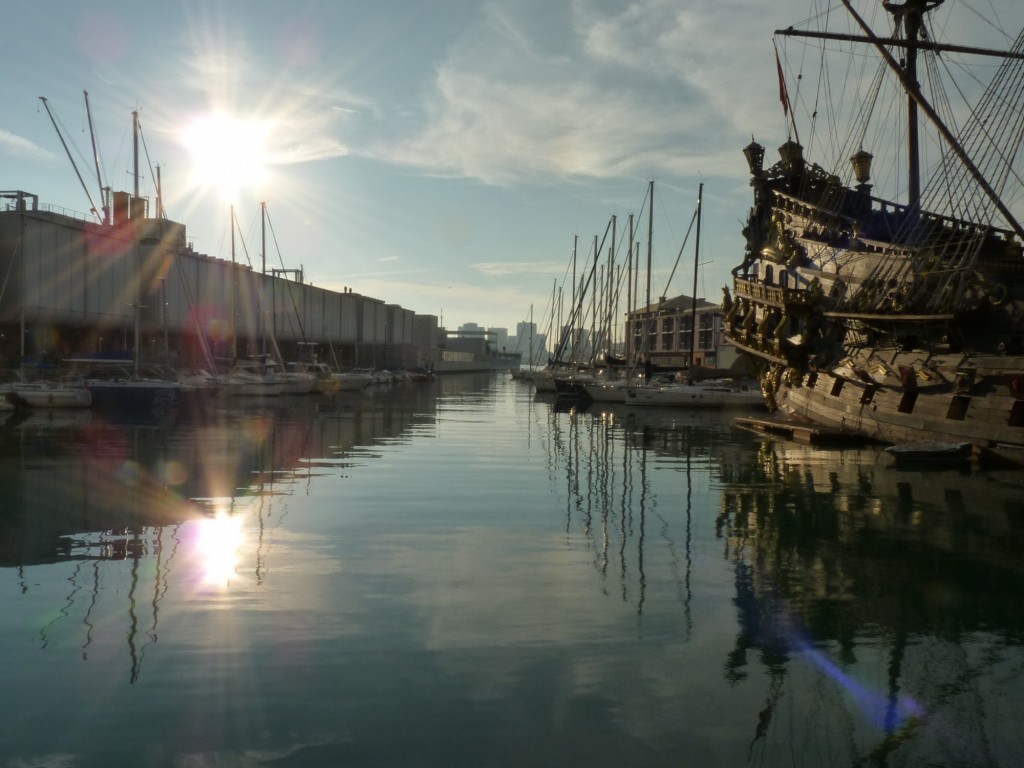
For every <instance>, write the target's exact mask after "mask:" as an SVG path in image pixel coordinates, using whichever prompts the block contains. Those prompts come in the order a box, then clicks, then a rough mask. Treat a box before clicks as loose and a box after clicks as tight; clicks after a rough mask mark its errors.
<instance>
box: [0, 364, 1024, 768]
mask: <svg viewBox="0 0 1024 768" xmlns="http://www.w3.org/2000/svg"><path fill="white" fill-rule="evenodd" d="M0 477H2V483H3V488H4V492H3V494H2V496H0V558H2V560H0V611H2V617H3V618H2V619H0V653H2V654H3V659H4V661H3V664H2V665H0V689H2V690H3V691H4V697H5V716H4V717H3V718H2V719H0V766H3V767H4V768H6V767H8V766H10V767H14V766H18V767H21V766H48V767H49V766H54V767H56V766H60V767H62V768H63V767H64V766H67V767H72V766H73V767H74V768H79V767H84V766H89V767H92V766H104V767H109V766H133V767H135V766H168V767H171V766H174V767H179V766H181V767H184V766H218V767H220V766H232V767H233V766H303V767H305V766H332V767H333V766H446V767H447V766H474V767H476V766H516V767H520V766H587V767H588V768H597V767H600V766H616V768H621V766H702V767H707V766H739V765H757V766H862V765H863V766H1014V765H1019V764H1020V759H1021V755H1024V730H1022V728H1021V726H1020V723H1021V721H1022V715H1024V711H1022V710H1024V612H1022V610H1021V606H1022V605H1024V578H1022V577H1024V479H1022V477H1021V474H1020V472H1019V470H1003V469H995V468H977V467H971V466H970V465H965V466H959V467H950V468H944V469H921V468H918V469H904V468H899V467H895V466H893V465H892V464H891V461H890V460H889V457H888V455H887V454H885V453H884V452H883V451H882V450H881V449H880V448H879V447H876V446H860V447H844V448H819V447H812V446H808V445H802V444H797V443H793V442H787V441H785V440H783V439H781V438H767V437H764V436H760V435H756V434H754V433H751V432H747V431H745V430H743V429H740V428H738V427H737V426H736V425H735V423H734V417H733V415H731V414H727V413H716V412H701V411H687V410H684V409H677V410H665V411H661V410H656V409H650V408H633V409H630V408H627V407H625V406H593V407H591V408H589V409H582V410H578V409H573V408H569V407H565V406H563V405H561V404H559V403H558V402H556V401H554V400H552V399H542V398H539V397H538V396H537V395H536V394H535V393H534V391H533V388H532V386H530V385H529V384H527V383H524V382H520V381H514V380H512V379H510V378H509V377H508V375H507V374H500V373H499V374H486V375H475V374H463V375H457V376H451V377H447V378H441V379H440V380H438V381H435V382H431V383H424V384H402V385H395V386H392V387H389V388H386V389H379V390H372V391H369V392H367V393H364V394H355V395H348V394H341V395H338V396H337V397H334V398H321V397H295V398H276V399H266V400H258V399H252V400H248V401H237V402H231V403H228V404H220V403H218V404H216V405H215V407H214V409H213V410H212V411H211V412H210V413H209V414H206V415H205V417H204V418H194V417H188V418H186V417H184V416H181V415H179V414H162V415H161V416H160V417H153V418H142V419H140V418H118V417H116V416H114V417H109V416H102V415H101V414H99V413H95V412H92V411H81V412H72V411H70V410H69V411H67V412H52V413H49V414H48V413H36V414H32V415H30V416H27V417H25V416H22V415H17V416H8V417H7V421H6V423H5V424H3V425H2V427H0Z"/></svg>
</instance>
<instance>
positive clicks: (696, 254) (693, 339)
mask: <svg viewBox="0 0 1024 768" xmlns="http://www.w3.org/2000/svg"><path fill="white" fill-rule="evenodd" d="M703 197H704V182H703V181H702V182H701V183H700V186H699V187H698V188H697V244H696V246H695V247H694V251H693V320H692V321H691V323H690V324H691V325H692V326H693V327H692V328H691V329H690V334H691V336H690V381H693V376H694V369H695V368H696V365H697V362H696V361H697V271H698V270H699V269H700V208H701V200H702V198H703Z"/></svg>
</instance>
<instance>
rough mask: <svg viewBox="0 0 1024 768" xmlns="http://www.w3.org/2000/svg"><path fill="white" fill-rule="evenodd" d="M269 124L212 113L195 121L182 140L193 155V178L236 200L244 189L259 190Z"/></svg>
mask: <svg viewBox="0 0 1024 768" xmlns="http://www.w3.org/2000/svg"><path fill="white" fill-rule="evenodd" d="M269 133H270V126H269V124H268V123H266V122H262V121H257V120H243V119H239V118H235V117H231V116H228V115H209V116H206V117H201V118H196V119H194V120H192V121H191V122H190V123H189V124H188V125H187V126H186V127H185V129H184V131H183V132H182V143H183V144H184V145H185V148H186V149H187V150H188V152H189V154H190V155H191V156H192V181H193V184H194V185H195V186H197V187H205V188H208V189H214V190H216V192H217V193H218V194H219V195H220V196H221V197H222V198H223V199H224V200H227V201H229V202H235V201H236V200H237V199H238V196H239V193H240V192H241V191H242V190H243V189H253V190H258V189H259V188H260V187H261V186H262V185H263V184H264V183H265V181H266V178H267V175H268V169H267V166H268V164H269V155H268V148H267V139H268V136H269Z"/></svg>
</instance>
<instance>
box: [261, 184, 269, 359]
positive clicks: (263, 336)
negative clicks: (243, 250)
mask: <svg viewBox="0 0 1024 768" xmlns="http://www.w3.org/2000/svg"><path fill="white" fill-rule="evenodd" d="M260 256H261V258H262V268H261V269H262V277H261V278H260V331H261V333H260V338H261V344H262V348H261V350H260V352H261V354H262V355H263V364H264V365H266V363H267V359H266V358H267V329H266V325H265V323H266V321H265V319H264V317H263V315H264V313H265V312H266V307H264V306H263V300H264V295H263V294H264V289H265V287H266V282H267V203H266V202H265V201H260Z"/></svg>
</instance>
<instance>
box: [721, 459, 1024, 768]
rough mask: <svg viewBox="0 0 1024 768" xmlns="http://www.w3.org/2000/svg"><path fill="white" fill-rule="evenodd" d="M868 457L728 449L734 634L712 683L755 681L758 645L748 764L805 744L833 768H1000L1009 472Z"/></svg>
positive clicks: (726, 529)
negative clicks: (919, 466)
mask: <svg viewBox="0 0 1024 768" xmlns="http://www.w3.org/2000/svg"><path fill="white" fill-rule="evenodd" d="M880 457H881V454H879V453H878V452H877V451H875V450H855V451H850V450H846V451H831V450H822V449H815V448H811V447H808V446H800V445H796V444H793V443H775V442H772V441H766V442H764V443H763V444H762V446H761V449H760V451H759V452H758V454H757V457H756V461H754V462H751V461H750V457H749V455H740V454H735V455H732V456H729V455H728V454H727V455H725V456H723V459H722V465H721V470H720V471H721V472H722V476H723V479H724V480H725V481H726V489H725V491H724V492H723V494H722V506H721V511H720V514H719V516H718V519H717V522H716V525H717V533H718V536H719V538H720V540H721V542H722V544H723V546H724V552H725V556H726V557H727V558H728V559H729V560H730V561H731V562H732V563H733V565H734V569H735V585H736V586H735V598H734V601H735V605H736V608H737V612H738V620H739V627H740V629H739V633H738V635H737V637H736V642H735V646H734V648H733V649H732V651H731V652H729V653H728V654H727V657H726V659H725V664H724V672H725V676H726V678H727V679H728V680H730V681H732V682H733V683H735V684H744V685H751V684H754V685H757V684H760V683H759V682H758V681H760V680H763V679H764V678H762V676H761V675H760V674H757V672H758V670H757V668H756V667H755V665H754V663H753V662H752V660H751V659H750V653H751V652H756V653H757V654H758V656H757V658H758V661H759V662H760V665H761V666H762V667H763V669H764V672H765V673H766V676H767V680H768V685H767V690H766V692H765V707H764V709H763V710H762V711H761V714H760V716H759V719H758V722H757V723H756V724H755V727H754V737H753V741H752V743H751V755H752V757H753V756H756V757H758V758H759V759H760V760H761V761H764V762H771V760H770V758H771V754H770V752H771V750H772V749H779V748H780V744H781V743H782V741H785V742H787V743H790V744H791V743H792V742H793V740H794V739H797V740H799V739H803V740H805V741H806V742H807V743H808V744H809V743H811V742H812V741H813V742H816V743H818V744H819V745H825V744H827V745H828V748H829V749H832V750H837V749H839V747H837V745H838V744H844V745H847V748H848V749H850V750H851V752H852V754H851V755H849V756H848V757H841V758H837V759H839V761H840V762H842V764H851V765H861V764H865V763H870V764H873V765H874V764H892V765H896V764H911V763H912V764H928V765H933V764H934V765H939V764H941V765H968V764H969V765H989V764H992V765H996V764H1011V763H1012V762H1013V760H1012V759H1010V757H1011V756H1012V755H1014V754H1019V747H1020V744H1019V743H1018V741H1019V738H1018V733H1019V727H1018V726H1016V725H1011V723H1013V722H1014V720H1015V714H1016V713H1015V711H1014V708H1013V707H1012V706H1007V705H1006V704H1004V703H1002V702H1009V701H1014V700H1018V701H1019V700H1020V696H1021V694H1022V693H1024V674H1022V672H1021V670H1022V669H1024V616H1022V614H1021V612H1020V610H1019V607H1020V605H1021V601H1022V598H1024V578H1022V577H1024V546H1022V545H1024V535H1022V534H1024V493H1022V491H1024V487H1022V479H1021V478H1020V476H1019V473H1016V474H1014V473H1008V474H1000V473H991V472H989V473H984V474H983V473H970V472H968V473H963V472H957V471H923V472H902V471H897V470H895V469H894V468H893V467H892V466H891V465H890V464H888V463H887V462H886V461H885V460H884V459H882V458H880ZM783 701H785V702H786V706H781V703H782V702H783ZM982 702H984V706H982ZM780 740H781V741H780ZM910 755H913V759H911V758H910ZM775 757H778V755H775ZM915 761H917V762H915ZM1005 761H1008V762H1005ZM833 764H834V763H833Z"/></svg>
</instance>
